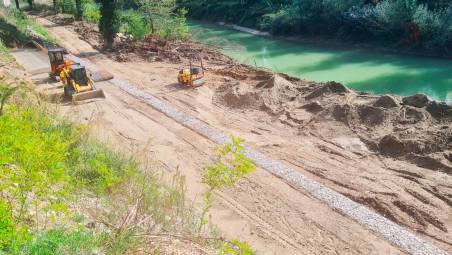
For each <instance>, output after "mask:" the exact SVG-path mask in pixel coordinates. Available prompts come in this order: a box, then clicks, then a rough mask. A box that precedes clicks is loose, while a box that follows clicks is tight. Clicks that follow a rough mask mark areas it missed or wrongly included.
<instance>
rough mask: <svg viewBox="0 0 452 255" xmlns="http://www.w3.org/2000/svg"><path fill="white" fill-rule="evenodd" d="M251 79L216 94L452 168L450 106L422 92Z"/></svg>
mask: <svg viewBox="0 0 452 255" xmlns="http://www.w3.org/2000/svg"><path fill="white" fill-rule="evenodd" d="M235 76H236V77H239V76H238V75H235ZM249 84H250V83H249V82H248V83H244V82H239V81H237V80H235V79H231V80H230V81H227V82H225V83H224V84H223V85H221V86H220V87H219V88H218V89H217V92H216V96H215V98H214V100H215V101H216V102H218V103H221V104H223V105H226V106H228V107H230V108H236V109H237V108H239V109H255V110H261V111H265V112H267V113H268V114H270V115H274V116H277V117H278V118H279V120H280V121H281V122H283V123H285V124H288V125H290V126H292V127H295V128H299V129H309V130H312V131H315V132H319V133H320V135H322V136H326V137H332V136H334V134H330V133H322V132H324V131H323V130H322V128H321V126H322V125H330V126H334V127H337V132H338V133H345V132H350V131H351V132H353V133H354V134H356V135H357V136H358V137H359V138H360V139H361V140H362V141H363V142H364V143H365V144H366V145H367V146H368V147H369V149H371V150H373V151H377V152H379V153H381V154H383V155H386V156H390V157H396V158H404V159H407V160H410V161H412V162H415V163H417V164H421V165H422V166H423V167H426V168H429V169H433V170H440V171H444V172H448V173H452V126H451V123H452V107H451V106H448V105H446V104H444V103H438V102H435V101H431V100H430V99H429V98H428V97H426V96H425V95H422V94H419V95H414V96H410V97H403V98H402V97H398V96H391V95H383V96H372V95H368V94H365V93H358V92H355V91H352V90H350V89H348V88H347V87H346V86H344V85H342V84H340V83H337V82H327V83H323V84H315V83H307V82H305V81H300V80H296V79H292V80H291V81H289V80H288V79H286V77H282V76H281V75H274V76H272V77H271V78H269V79H267V80H260V81H259V79H257V82H255V83H254V84H255V85H254V86H253V85H249ZM328 123H329V124H328ZM325 132H326V131H325Z"/></svg>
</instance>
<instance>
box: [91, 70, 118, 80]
mask: <svg viewBox="0 0 452 255" xmlns="http://www.w3.org/2000/svg"><path fill="white" fill-rule="evenodd" d="M113 78H114V76H113V75H112V74H111V73H109V72H107V71H96V72H92V73H91V79H92V80H93V81H94V82H100V81H108V80H111V79H113Z"/></svg>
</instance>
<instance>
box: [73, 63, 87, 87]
mask: <svg viewBox="0 0 452 255" xmlns="http://www.w3.org/2000/svg"><path fill="white" fill-rule="evenodd" d="M71 78H72V79H74V81H75V82H76V83H77V84H78V85H79V86H88V85H89V84H88V76H87V74H86V69H85V67H84V66H81V65H72V66H71Z"/></svg>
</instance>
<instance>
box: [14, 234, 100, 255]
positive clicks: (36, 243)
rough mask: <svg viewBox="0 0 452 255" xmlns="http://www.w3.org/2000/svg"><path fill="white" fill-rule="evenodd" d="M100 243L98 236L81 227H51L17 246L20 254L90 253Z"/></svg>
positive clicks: (87, 254)
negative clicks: (71, 228)
mask: <svg viewBox="0 0 452 255" xmlns="http://www.w3.org/2000/svg"><path fill="white" fill-rule="evenodd" d="M99 244H100V240H99V237H98V236H97V235H96V234H95V233H93V232H91V231H89V230H85V229H83V228H80V229H76V230H72V231H71V230H65V229H53V230H48V231H44V232H41V233H37V234H35V235H34V236H33V237H32V238H30V239H29V241H28V242H26V243H25V245H23V246H22V247H20V248H19V252H18V253H20V254H29V255H67V254H80V255H85V254H86V255H91V254H93V252H95V251H96V249H97V246H98V245H99Z"/></svg>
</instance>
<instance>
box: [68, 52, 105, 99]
mask: <svg viewBox="0 0 452 255" xmlns="http://www.w3.org/2000/svg"><path fill="white" fill-rule="evenodd" d="M60 79H61V82H62V83H63V85H64V95H65V97H66V98H70V99H72V101H81V100H87V99H92V98H99V97H101V98H104V97H105V94H104V91H103V90H102V89H96V87H95V85H94V82H93V81H92V80H91V78H90V77H88V75H87V73H86V68H85V67H84V66H82V65H80V64H73V63H72V62H71V61H70V60H67V61H66V65H65V67H64V68H63V70H62V71H61V73H60Z"/></svg>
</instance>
